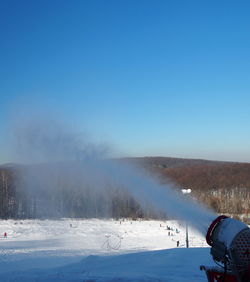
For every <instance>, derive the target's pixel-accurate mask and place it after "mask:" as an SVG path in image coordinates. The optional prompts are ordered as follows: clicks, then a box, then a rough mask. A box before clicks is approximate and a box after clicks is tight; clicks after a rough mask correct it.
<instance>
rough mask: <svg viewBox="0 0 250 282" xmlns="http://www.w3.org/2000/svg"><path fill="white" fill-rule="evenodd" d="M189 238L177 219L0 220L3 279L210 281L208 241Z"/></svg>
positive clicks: (191, 233)
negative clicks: (187, 246)
mask: <svg viewBox="0 0 250 282" xmlns="http://www.w3.org/2000/svg"><path fill="white" fill-rule="evenodd" d="M169 229H171V230H169ZM4 232H6V233H7V238H4V236H3V235H4ZM185 237H186V230H185V225H184V224H180V223H179V222H177V221H152V220H150V221H145V220H144V221H139V220H138V221H131V220H121V221H116V220H98V219H91V220H76V219H62V220H19V221H15V220H1V221H0V281H63V282H64V281H175V282H178V281H206V275H205V273H204V272H201V271H200V270H199V266H200V265H202V264H205V265H212V264H213V262H212V260H211V257H210V255H209V248H208V246H207V244H206V242H205V239H204V238H203V236H202V235H200V234H199V233H197V232H195V230H192V229H191V228H190V227H189V245H190V248H189V249H187V248H186V245H185V244H186V243H185ZM177 241H179V242H180V245H179V247H178V248H177Z"/></svg>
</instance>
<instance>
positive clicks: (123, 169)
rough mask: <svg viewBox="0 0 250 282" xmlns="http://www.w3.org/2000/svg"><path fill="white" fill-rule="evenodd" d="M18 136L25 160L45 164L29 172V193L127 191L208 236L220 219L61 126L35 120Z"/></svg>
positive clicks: (26, 179)
mask: <svg viewBox="0 0 250 282" xmlns="http://www.w3.org/2000/svg"><path fill="white" fill-rule="evenodd" d="M15 133H16V141H17V147H16V148H17V150H18V152H19V155H21V157H22V158H21V159H22V160H24V161H25V162H26V163H28V162H29V163H32V164H34V163H36V164H38V163H39V164H40V165H38V166H36V168H34V166H30V167H26V169H25V171H23V172H22V173H23V175H25V176H23V179H25V181H24V182H23V185H24V186H26V188H27V187H28V189H29V190H34V189H38V188H37V187H40V190H39V191H40V193H42V192H41V191H44V190H46V191H47V192H48V191H54V190H56V189H58V191H60V189H61V188H62V185H64V186H65V185H66V186H68V187H69V189H72V187H73V189H81V187H83V186H84V187H86V186H87V187H89V188H90V189H91V191H92V192H93V191H103V190H104V187H105V186H106V185H107V183H109V185H112V186H113V187H116V188H119V189H122V190H124V191H128V192H129V193H130V194H131V195H133V197H134V198H135V199H136V200H137V201H138V202H139V203H140V205H141V206H142V208H146V207H147V205H148V204H151V205H153V206H154V208H155V209H156V210H158V211H160V212H163V213H165V214H167V215H168V216H174V217H176V218H179V219H182V220H186V221H188V222H189V223H190V224H191V225H193V226H194V227H195V228H196V229H198V230H199V231H200V232H201V233H203V234H205V233H206V230H207V228H208V226H209V224H210V222H211V221H212V220H213V219H214V218H215V215H214V214H213V213H212V212H211V211H210V210H208V209H206V208H205V207H203V206H201V205H200V204H198V203H195V202H194V201H192V200H191V199H190V198H188V197H186V196H183V195H181V193H178V192H177V191H176V190H175V189H173V188H174V184H173V183H171V182H170V181H169V183H168V184H166V185H161V184H160V183H159V181H158V179H156V178H155V177H153V176H149V174H148V173H146V172H145V171H144V170H142V169H139V168H138V167H134V166H132V165H129V164H128V163H126V164H125V163H122V162H120V161H118V160H110V159H109V160H107V159H105V156H106V155H105V153H106V151H107V150H106V149H105V147H103V146H97V145H94V144H93V143H91V142H89V141H88V140H87V139H86V138H83V136H79V135H77V134H74V133H72V132H71V131H70V130H67V129H66V127H65V126H63V125H60V124H59V123H57V122H51V121H50V122H44V121H41V120H40V121H37V120H35V119H32V121H30V120H29V121H28V122H27V121H26V122H22V126H21V127H20V126H19V127H18V130H16V131H15ZM27 168H29V169H27ZM36 193H39V192H38V191H37V190H36ZM103 195H105V192H103Z"/></svg>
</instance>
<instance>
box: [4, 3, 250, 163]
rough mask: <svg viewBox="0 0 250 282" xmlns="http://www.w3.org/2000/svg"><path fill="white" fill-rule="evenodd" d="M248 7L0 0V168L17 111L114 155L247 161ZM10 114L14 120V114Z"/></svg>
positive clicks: (249, 90)
mask: <svg viewBox="0 0 250 282" xmlns="http://www.w3.org/2000/svg"><path fill="white" fill-rule="evenodd" d="M249 9H250V2H249V1H230V0H225V1H220V0H219V1H218V0H216V1H211V0H210V1H200V0H197V1H192V0H190V1H186V0H183V1H178V0H176V1H168V0H165V1H153V0H152V1H148V0H144V1H136V0H133V1H117V0H116V1H108V0H107V1H101V0H100V1H94V0H89V1H84V0H81V1H76V0H74V1H63V0H60V1H59V0H58V1H56V0H53V1H51V0H50V1H47V0H37V1H33V0H32V1H28V0H25V1H12V0H10V1H1V3H0V35H1V37H0V97H1V103H0V129H1V131H0V137H1V141H0V144H1V148H0V163H1V162H5V161H11V159H10V157H9V156H8V153H7V141H6V140H5V136H6V135H8V134H9V133H10V132H9V131H11V128H10V127H9V126H8V124H9V120H10V119H11V118H12V115H13V114H14V113H15V111H17V110H18V109H23V108H24V109H26V111H27V112H29V109H30V108H32V110H33V111H36V109H37V110H39V111H40V112H43V113H44V115H45V116H47V115H48V113H49V112H52V113H57V115H58V116H59V118H63V119H64V120H66V121H68V122H70V123H71V124H74V127H75V129H76V130H78V131H86V132H88V134H90V136H91V138H92V139H93V140H95V142H97V143H102V142H108V143H110V144H111V145H112V146H114V148H115V151H116V154H117V155H122V156H150V155H151V156H152V155H161V156H173V157H175V156H176V157H189V158H206V159H218V160H233V161H247V162H250V147H249V145H250V128H249V127H250V126H249V125H250V17H249ZM14 115H15V114H14Z"/></svg>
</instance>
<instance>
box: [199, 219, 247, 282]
mask: <svg viewBox="0 0 250 282" xmlns="http://www.w3.org/2000/svg"><path fill="white" fill-rule="evenodd" d="M206 241H207V243H208V245H210V246H211V250H210V253H211V256H212V257H213V260H214V261H215V262H216V264H217V265H218V266H216V267H209V266H204V265H202V266H200V269H201V270H205V272H206V275H207V279H208V281H209V282H214V281H216V282H247V281H250V228H249V227H248V226H247V225H246V224H244V223H243V222H241V221H239V220H236V219H233V218H229V217H227V216H225V215H221V216H218V217H217V218H216V219H215V220H214V221H213V222H212V223H211V225H210V226H209V228H208V231H207V235H206Z"/></svg>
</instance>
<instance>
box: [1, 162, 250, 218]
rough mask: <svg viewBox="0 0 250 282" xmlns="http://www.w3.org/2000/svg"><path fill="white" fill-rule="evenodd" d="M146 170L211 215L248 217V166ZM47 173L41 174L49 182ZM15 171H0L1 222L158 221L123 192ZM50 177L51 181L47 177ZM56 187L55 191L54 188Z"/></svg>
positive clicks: (16, 169)
mask: <svg viewBox="0 0 250 282" xmlns="http://www.w3.org/2000/svg"><path fill="white" fill-rule="evenodd" d="M150 168H151V172H152V171H153V172H154V173H157V174H158V175H160V176H161V182H162V183H163V184H164V182H167V180H168V179H171V180H172V181H173V182H174V183H176V189H182V188H185V189H192V194H191V195H192V197H194V198H196V199H197V201H199V202H202V203H204V204H205V205H207V206H208V207H210V208H212V209H213V210H214V211H215V212H218V213H222V214H225V213H226V214H231V215H234V216H237V215H242V214H245V215H247V214H250V164H242V163H213V164H211V163H209V164H206V165H204V164H201V165H200V164H197V165H194V166H190V165H188V166H183V165H182V166H180V167H178V166H176V165H175V166H174V167H166V166H164V165H161V164H160V163H159V164H158V163H157V166H152V165H151V166H150V167H148V169H150ZM50 173H52V172H51V171H49V170H48V171H46V172H44V173H42V169H41V173H40V172H39V176H40V177H41V178H42V179H46V178H49V175H47V174H50ZM22 175H23V174H22V173H20V169H18V168H0V218H2V219H7V218H42V217H46V218H50V217H57V218H61V217H81V218H93V217H96V218H102V217H112V218H121V217H130V218H138V217H140V218H158V217H161V216H165V215H159V214H158V213H157V212H156V211H155V210H154V208H153V207H150V206H148V207H147V208H146V209H142V208H141V206H140V204H139V203H138V202H137V201H136V200H135V199H134V198H133V197H132V196H131V195H130V194H129V193H128V192H127V191H125V190H120V189H117V187H114V186H112V185H109V184H106V187H105V189H103V190H101V191H98V190H93V189H92V187H91V185H83V183H78V182H77V181H76V184H72V183H67V182H66V181H65V179H63V178H57V179H56V180H53V181H50V182H51V183H50V182H49V185H48V183H46V184H45V182H41V181H40V182H38V183H36V182H31V183H28V182H25V181H24V179H22V178H24V177H23V176H22ZM51 179H53V178H51ZM73 182H74V181H73ZM55 187H56V188H55Z"/></svg>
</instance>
